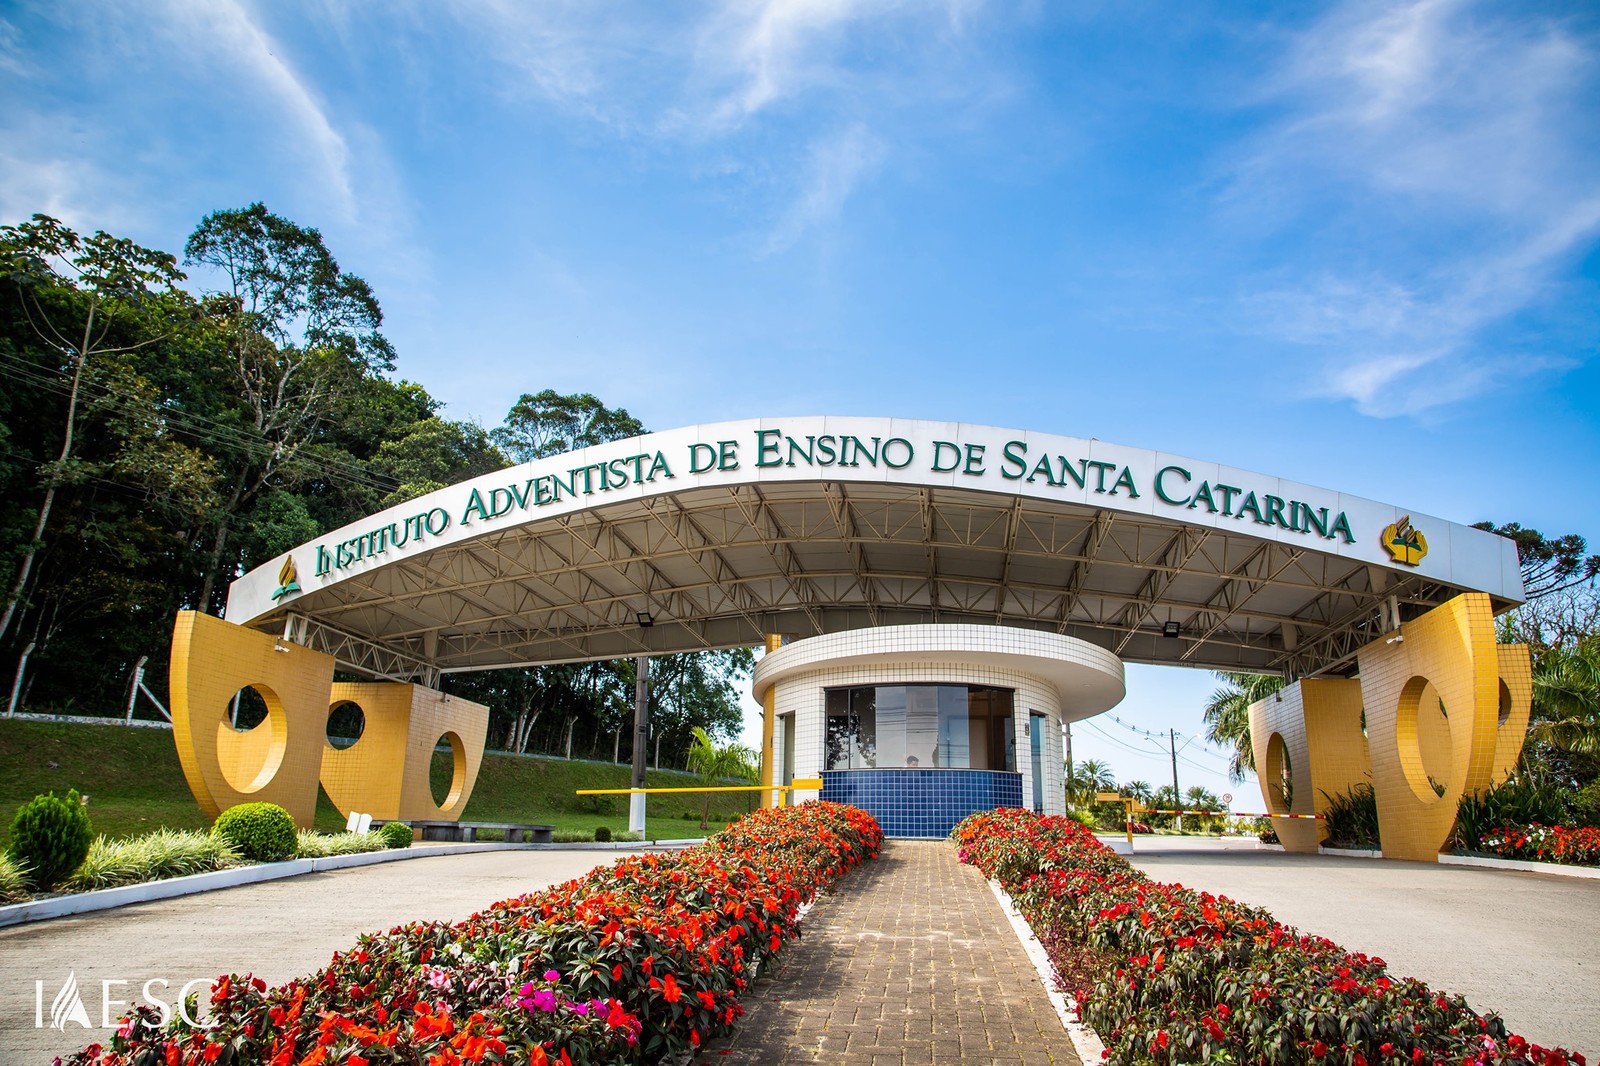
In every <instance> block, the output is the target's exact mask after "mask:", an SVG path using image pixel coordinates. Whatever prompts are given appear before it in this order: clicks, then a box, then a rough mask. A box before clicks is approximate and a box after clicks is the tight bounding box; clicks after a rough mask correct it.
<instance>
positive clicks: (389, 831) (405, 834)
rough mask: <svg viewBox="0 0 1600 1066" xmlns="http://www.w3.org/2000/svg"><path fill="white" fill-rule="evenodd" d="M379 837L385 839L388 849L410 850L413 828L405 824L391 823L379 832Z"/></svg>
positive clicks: (384, 842)
mask: <svg viewBox="0 0 1600 1066" xmlns="http://www.w3.org/2000/svg"><path fill="white" fill-rule="evenodd" d="M378 835H379V836H381V837H382V838H383V846H384V847H386V848H409V847H410V846H411V837H412V832H411V827H410V826H409V825H407V824H406V823H404V822H390V823H389V824H388V825H385V826H384V827H383V828H382V829H380V830H378Z"/></svg>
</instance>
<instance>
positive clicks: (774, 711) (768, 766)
mask: <svg viewBox="0 0 1600 1066" xmlns="http://www.w3.org/2000/svg"><path fill="white" fill-rule="evenodd" d="M781 647H783V637H782V635H781V634H778V633H768V634H767V654H768V655H770V654H772V653H773V652H775V651H777V650H778V649H779V648H781ZM777 721H778V686H776V685H771V686H768V688H767V694H766V696H765V698H763V699H762V701H761V787H762V788H763V789H770V788H772V785H773V782H775V781H776V780H777V768H776V767H775V766H773V765H772V760H773V756H774V754H775V749H776V745H775V744H774V743H773V740H774V737H775V735H776V730H777ZM761 806H763V807H776V806H779V802H778V799H777V796H776V795H775V794H774V793H772V792H770V791H763V792H762V793H761Z"/></svg>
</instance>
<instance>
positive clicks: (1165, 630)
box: [1161, 619, 1183, 637]
mask: <svg viewBox="0 0 1600 1066" xmlns="http://www.w3.org/2000/svg"><path fill="white" fill-rule="evenodd" d="M1182 631H1183V627H1182V626H1180V625H1178V623H1177V622H1175V621H1173V620H1171V619H1169V620H1168V621H1166V622H1164V623H1162V626H1161V635H1162V636H1163V637H1175V636H1177V635H1178V634H1179V633H1181V632H1182Z"/></svg>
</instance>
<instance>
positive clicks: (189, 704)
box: [168, 611, 334, 828]
mask: <svg viewBox="0 0 1600 1066" xmlns="http://www.w3.org/2000/svg"><path fill="white" fill-rule="evenodd" d="M333 662H334V661H333V658H332V656H328V655H324V654H322V653H321V652H316V651H312V650H311V649H310V648H304V647H301V646H300V645H298V644H289V643H285V642H282V641H278V640H274V639H273V638H272V636H270V635H269V634H266V633H261V632H258V631H256V630H254V629H245V628H244V627H243V626H236V625H234V624H232V623H231V622H225V621H223V620H222V619H220V618H215V617H212V616H211V615H207V614H200V613H198V612H196V611H180V612H179V613H178V618H177V621H176V623H175V624H174V626H173V629H172V658H171V669H170V674H169V679H168V685H169V688H170V692H171V698H172V738H173V741H174V743H176V745H177V748H178V762H179V763H180V764H181V765H182V767H183V776H184V778H185V779H186V780H187V781H188V782H189V790H190V791H191V792H193V793H194V798H195V801H196V802H197V803H199V805H200V809H201V810H202V811H204V812H205V814H206V817H207V818H212V819H215V818H216V817H217V815H219V814H221V813H222V812H223V811H225V810H227V809H228V808H229V807H233V806H236V805H238V804H240V803H249V802H264V803H276V804H277V805H278V806H280V807H283V808H284V809H285V810H287V811H288V812H289V813H290V814H291V815H293V816H294V820H295V822H296V823H298V824H299V825H300V826H301V827H302V828H310V826H311V824H312V820H313V818H314V817H315V815H316V809H317V777H318V774H319V772H320V771H321V768H322V748H323V744H324V737H325V735H326V732H327V719H328V691H329V688H330V686H331V685H332V684H333ZM247 686H248V687H251V688H254V689H255V690H256V692H257V693H259V694H260V696H261V698H262V700H263V701H264V702H265V703H266V705H267V716H266V718H265V719H263V720H262V721H261V722H260V723H259V724H258V725H256V726H255V727H254V728H253V729H249V730H246V731H243V732H241V731H239V730H237V729H234V727H233V724H232V721H231V719H230V705H231V704H232V702H233V697H234V694H235V693H237V692H238V691H239V690H240V689H242V688H245V687H247Z"/></svg>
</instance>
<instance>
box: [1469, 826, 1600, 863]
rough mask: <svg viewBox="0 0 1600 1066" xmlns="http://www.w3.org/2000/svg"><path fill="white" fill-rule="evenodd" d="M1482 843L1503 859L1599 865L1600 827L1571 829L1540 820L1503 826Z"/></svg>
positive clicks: (1484, 837)
mask: <svg viewBox="0 0 1600 1066" xmlns="http://www.w3.org/2000/svg"><path fill="white" fill-rule="evenodd" d="M1479 847H1481V848H1482V849H1484V850H1485V851H1487V852H1488V853H1489V854H1491V855H1498V856H1499V857H1500V858H1502V859H1522V860H1525V861H1527V862H1554V863H1560V864H1561V865H1563V866H1600V829H1568V828H1566V827H1564V826H1559V825H1539V824H1538V823H1537V822H1535V823H1534V824H1532V825H1510V826H1500V827H1498V828H1496V829H1491V830H1490V831H1489V832H1487V833H1485V834H1484V835H1483V839H1482V840H1481V841H1480V842H1479Z"/></svg>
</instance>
